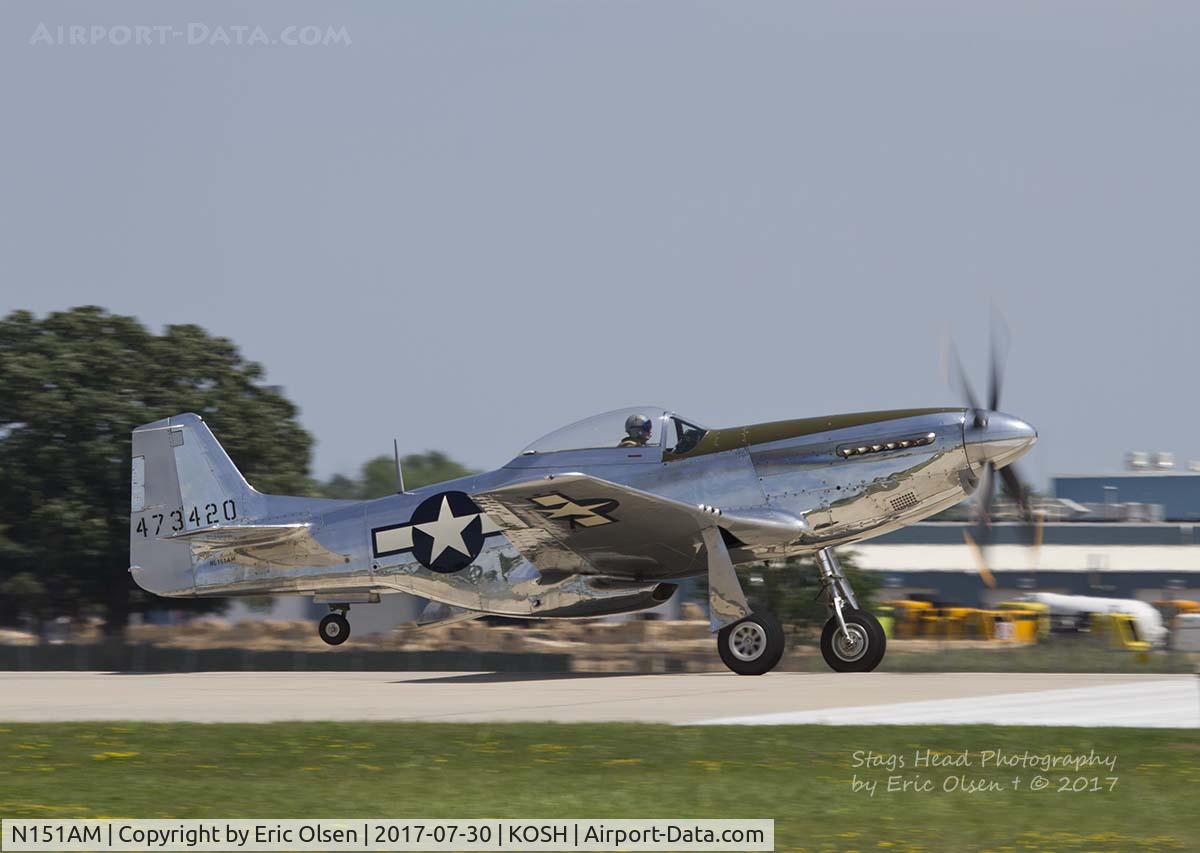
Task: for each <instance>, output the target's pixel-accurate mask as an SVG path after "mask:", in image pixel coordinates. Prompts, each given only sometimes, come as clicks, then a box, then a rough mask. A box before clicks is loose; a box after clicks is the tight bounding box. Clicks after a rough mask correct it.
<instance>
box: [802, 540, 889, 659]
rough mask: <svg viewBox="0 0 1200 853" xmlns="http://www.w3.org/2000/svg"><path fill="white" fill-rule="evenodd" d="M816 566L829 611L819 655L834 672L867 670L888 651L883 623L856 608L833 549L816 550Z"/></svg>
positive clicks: (855, 601) (856, 601)
mask: <svg viewBox="0 0 1200 853" xmlns="http://www.w3.org/2000/svg"><path fill="white" fill-rule="evenodd" d="M817 565H818V566H819V567H820V570H821V594H822V596H823V597H824V599H825V604H826V606H827V607H828V608H829V610H830V617H829V621H827V622H826V623H825V628H824V629H823V630H822V631H821V656H822V657H824V658H825V663H827V664H829V668H830V669H832V670H833V671H834V672H870V671H871V670H873V669H874V668H875V667H877V666H879V662H880V661H881V660H883V653H884V652H885V651H887V637H886V636H885V635H884V633H883V626H881V625H880V624H879V620H878V619H876V618H875V617H874V616H872V615H871V614H870V613H868V612H867V611H865V610H860V609H859V607H858V600H857V599H856V598H855V597H854V590H852V589H850V584H849V583H848V582H847V581H846V576H845V575H843V574H842V567H841V566H840V565H838V561H837V557H835V556H834V554H833V549H832V548H822V549H821V550H820V551H818V552H817Z"/></svg>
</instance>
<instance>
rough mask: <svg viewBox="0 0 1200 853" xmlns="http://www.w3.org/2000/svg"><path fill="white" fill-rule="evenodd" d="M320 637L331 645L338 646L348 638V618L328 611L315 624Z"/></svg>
mask: <svg viewBox="0 0 1200 853" xmlns="http://www.w3.org/2000/svg"><path fill="white" fill-rule="evenodd" d="M317 633H318V634H320V635H321V639H322V640H324V641H325V642H326V643H328V644H329V645H331V646H340V645H341V644H342V643H344V642H346V640H348V639H350V620H349V619H347V618H346V617H345V616H343V615H342V614H340V613H330V614H329V615H328V616H326V617H325V618H324V619H322V620H321V624H320V625H318V626H317Z"/></svg>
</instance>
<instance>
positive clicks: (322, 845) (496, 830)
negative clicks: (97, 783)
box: [2, 818, 775, 853]
mask: <svg viewBox="0 0 1200 853" xmlns="http://www.w3.org/2000/svg"><path fill="white" fill-rule="evenodd" d="M2 837H3V849H4V850H5V851H10V850H11V851H21V850H30V851H39V850H55V851H108V850H112V851H135V850H137V851H141V850H163V851H170V850H194V851H199V853H204V851H213V853H215V851H229V850H232V851H237V850H255V851H259V850H261V851H276V850H278V851H298V853H303V851H331V853H333V851H337V852H338V853H355V851H376V850H378V851H384V850H389V851H390V850H396V851H407V850H467V851H469V850H487V851H494V850H514V851H519V850H774V849H775V821H773V820H688V819H686V818H679V819H674V820H672V819H658V820H440V819H436V818H430V819H428V820H372V819H359V820H353V819H351V820H346V819H338V820H221V819H210V820H5V821H3V833H2Z"/></svg>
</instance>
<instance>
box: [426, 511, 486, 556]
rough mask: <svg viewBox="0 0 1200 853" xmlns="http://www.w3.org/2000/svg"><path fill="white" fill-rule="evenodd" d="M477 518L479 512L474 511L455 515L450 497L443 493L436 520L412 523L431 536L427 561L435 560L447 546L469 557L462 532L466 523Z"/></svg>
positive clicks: (469, 552) (465, 527)
mask: <svg viewBox="0 0 1200 853" xmlns="http://www.w3.org/2000/svg"><path fill="white" fill-rule="evenodd" d="M477 518H479V513H475V512H473V513H470V514H468V515H455V514H454V512H453V511H452V510H451V509H450V499H449V498H448V497H446V496H444V495H443V496H442V506H441V509H439V510H438V517H437V521H427V522H425V523H424V524H417V525H414V526H415V527H416V528H417V530H420V531H421V532H422V533H424V534H426V535H428V536H432V537H433V549H432V550H431V551H430V552H429V562H431V563H435V562H437V559H438V558H439V557H440V556H442V554H443V553H445V551H446V549H447V548H452V549H453V550H455V551H457V552H458V553H460V554H462V555H463V556H464V557H470V556H471V550H470V549H469V548H467V543H466V542H464V541H463V538H462V532H463V531H464V530H466V529H467V525H468V524H470V523H471V522H472V521H474V520H475V519H477Z"/></svg>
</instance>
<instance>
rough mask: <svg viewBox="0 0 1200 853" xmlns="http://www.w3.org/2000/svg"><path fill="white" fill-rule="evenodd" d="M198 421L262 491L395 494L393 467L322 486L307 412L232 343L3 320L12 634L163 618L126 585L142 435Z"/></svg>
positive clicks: (1, 612) (412, 463) (5, 529)
mask: <svg viewBox="0 0 1200 853" xmlns="http://www.w3.org/2000/svg"><path fill="white" fill-rule="evenodd" d="M188 411H190V412H196V413H197V414H199V415H201V416H202V417H203V418H204V419H205V421H206V422H207V423H208V425H209V427H210V428H211V429H212V430H213V432H214V433H216V435H218V436H219V437H220V440H221V443H222V445H223V446H224V447H225V449H226V450H227V451H228V452H229V455H230V457H231V458H232V459H233V461H234V464H236V465H237V466H238V468H239V469H240V470H241V471H242V472H243V473H244V474H245V475H246V479H247V480H249V481H250V482H251V483H252V484H254V486H255V488H257V489H259V490H261V491H264V492H274V493H278V494H296V495H299V494H308V495H313V496H324V497H337V498H355V499H367V498H375V497H380V496H382V495H386V494H389V493H391V492H394V491H395V466H394V462H393V460H392V458H391V457H388V456H380V457H377V458H375V459H371V460H369V461H367V462H366V463H365V464H364V465H363V466H362V469H361V470H360V471H359V472H358V474H357V475H356V476H342V475H338V476H334V477H332V478H330V479H328V480H324V481H321V480H316V479H314V478H313V477H312V476H311V475H310V471H309V458H310V456H311V453H312V447H313V438H312V436H311V435H310V434H309V433H308V431H307V430H305V429H304V427H303V426H302V425H301V424H300V421H299V417H298V415H299V412H298V409H297V407H296V405H295V404H294V403H292V401H290V400H289V399H288V398H287V396H286V395H285V394H284V392H283V389H281V388H279V387H278V386H274V385H271V384H269V383H268V382H267V381H266V374H265V371H264V370H263V367H262V365H260V364H258V363H256V362H253V361H248V360H247V359H245V358H244V357H243V356H242V354H241V353H240V352H239V351H238V348H237V346H236V345H235V344H234V343H233V342H232V341H230V340H229V339H228V338H224V337H219V336H215V335H212V334H210V333H209V332H207V331H206V330H204V329H202V328H201V327H199V326H196V325H191V324H182V325H170V326H167V327H166V328H165V329H164V330H163V331H162V333H161V334H156V333H154V332H153V331H151V330H149V329H148V328H146V326H145V325H143V324H142V323H141V322H140V321H139V320H138V319H137V318H135V317H129V316H122V315H119V314H113V313H110V312H109V311H107V310H106V309H104V308H100V307H97V306H83V307H78V308H72V309H70V310H67V311H59V312H52V313H50V314H47V315H45V316H43V317H38V316H35V315H34V314H33V313H31V312H29V311H14V312H12V313H10V314H8V315H7V316H5V317H4V318H3V319H2V320H0V623H3V622H6V623H10V624H11V623H12V622H13V621H14V620H15V619H16V618H17V617H18V616H19V615H21V614H26V615H33V616H35V617H37V618H48V617H52V616H59V615H66V616H72V617H83V616H91V615H100V616H102V617H103V618H104V620H105V622H106V625H107V626H108V628H109V630H110V631H114V632H115V631H120V630H121V629H122V628H123V627H124V625H125V624H126V623H127V621H128V618H129V614H130V613H131V612H134V611H136V610H139V609H143V608H145V607H147V606H155V605H156V604H157V606H161V604H162V603H161V602H153V601H148V600H147V599H148V598H150V597H149V596H147V595H146V594H145V593H143V592H142V590H140V589H139V588H138V587H137V585H136V584H134V583H133V580H132V578H130V576H129V573H128V567H129V511H130V442H131V438H130V433H131V431H132V430H133V428H134V427H136V426H138V425H139V424H143V423H148V422H150V421H155V420H158V419H160V418H164V417H167V416H169V415H173V414H177V413H179V412H188ZM404 473H405V480H406V485H407V486H408V487H410V488H417V487H419V486H422V485H428V484H431V483H435V482H440V481H442V480H445V479H451V478H453V477H458V476H463V475H465V474H468V473H470V471H469V470H468V469H466V468H465V467H464V466H462V465H461V464H459V463H458V462H455V461H454V460H453V459H450V458H449V457H447V456H446V455H445V454H444V453H442V452H439V451H430V452H427V453H421V454H413V455H409V456H406V457H405V458H404ZM177 604H178V605H179V606H186V605H184V604H183V603H181V602H174V601H173V602H172V603H171V605H172V607H174V606H176V605H177ZM210 604H211V603H210ZM201 606H203V605H201Z"/></svg>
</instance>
